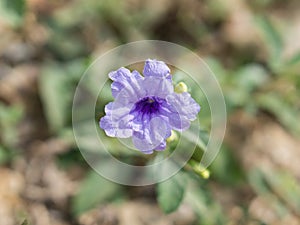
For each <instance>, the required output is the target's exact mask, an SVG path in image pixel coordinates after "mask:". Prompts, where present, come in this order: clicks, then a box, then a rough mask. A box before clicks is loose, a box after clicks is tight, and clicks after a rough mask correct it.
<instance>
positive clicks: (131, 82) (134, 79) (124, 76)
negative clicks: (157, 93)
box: [108, 67, 144, 104]
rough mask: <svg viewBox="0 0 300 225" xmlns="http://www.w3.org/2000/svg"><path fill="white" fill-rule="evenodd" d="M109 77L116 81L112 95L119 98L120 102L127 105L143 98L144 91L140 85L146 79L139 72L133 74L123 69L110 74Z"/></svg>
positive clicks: (112, 87)
mask: <svg viewBox="0 0 300 225" xmlns="http://www.w3.org/2000/svg"><path fill="white" fill-rule="evenodd" d="M108 76H109V78H110V79H112V80H113V81H114V82H113V83H112V84H111V90H112V95H113V97H114V98H116V99H117V98H118V100H119V102H123V103H124V104H127V103H128V102H134V101H136V99H137V98H138V97H142V95H143V93H144V91H143V90H142V89H141V88H140V85H141V84H140V83H141V82H142V80H143V79H144V78H143V77H142V76H141V75H140V74H139V72H138V71H133V72H132V73H131V72H130V71H129V70H128V69H126V68H124V67H122V68H120V69H118V70H116V71H113V72H110V73H109V75H108ZM124 101H125V102H124Z"/></svg>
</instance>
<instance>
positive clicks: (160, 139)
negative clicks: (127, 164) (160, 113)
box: [132, 117, 171, 154]
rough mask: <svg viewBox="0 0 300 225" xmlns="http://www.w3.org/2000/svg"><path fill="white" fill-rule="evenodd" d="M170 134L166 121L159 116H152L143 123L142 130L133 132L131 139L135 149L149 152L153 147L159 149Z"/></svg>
mask: <svg viewBox="0 0 300 225" xmlns="http://www.w3.org/2000/svg"><path fill="white" fill-rule="evenodd" d="M170 135H171V129H170V126H169V125H168V123H167V122H166V121H165V120H164V119H163V118H161V117H154V118H152V119H151V120H150V121H149V122H148V123H144V124H143V129H142V130H140V131H134V132H133V136H132V141H133V144H134V146H135V147H136V148H137V149H139V150H141V151H142V152H144V153H147V154H150V153H152V152H153V150H154V149H159V150H161V148H162V146H164V142H165V140H166V138H167V137H169V136H170Z"/></svg>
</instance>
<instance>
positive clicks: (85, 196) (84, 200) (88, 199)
mask: <svg viewBox="0 0 300 225" xmlns="http://www.w3.org/2000/svg"><path fill="white" fill-rule="evenodd" d="M120 187H121V186H120V185H118V184H116V183H113V182H111V181H108V180H106V179H104V178H103V177H101V176H100V175H99V174H97V173H96V172H94V171H91V172H90V173H89V174H88V175H87V177H86V178H85V180H84V181H83V183H82V184H81V187H80V189H79V192H78V194H77V195H76V196H75V197H74V198H73V209H72V210H73V213H74V214H75V215H77V216H78V215H80V214H82V213H83V212H85V211H87V210H89V209H91V208H93V207H95V206H96V205H98V204H99V203H102V202H104V201H106V200H109V199H112V197H114V196H115V195H116V193H117V192H118V191H119V190H120Z"/></svg>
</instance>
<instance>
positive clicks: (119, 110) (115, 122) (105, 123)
mask: <svg viewBox="0 0 300 225" xmlns="http://www.w3.org/2000/svg"><path fill="white" fill-rule="evenodd" d="M131 107H132V106H130V105H129V106H128V107H124V106H121V105H119V104H117V103H115V102H110V103H108V104H107V105H106V106H105V113H106V115H105V116H104V117H102V118H101V120H100V127H101V128H102V129H103V130H104V131H105V133H106V134H107V135H108V136H110V137H120V138H128V137H131V136H132V133H133V131H132V128H131V121H132V119H133V116H132V115H130V114H129V112H130V109H131Z"/></svg>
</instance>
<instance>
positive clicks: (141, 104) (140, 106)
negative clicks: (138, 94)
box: [132, 96, 162, 114]
mask: <svg viewBox="0 0 300 225" xmlns="http://www.w3.org/2000/svg"><path fill="white" fill-rule="evenodd" d="M161 101H162V99H160V98H157V97H154V96H151V97H145V98H143V99H141V100H140V101H138V102H137V103H135V107H134V108H133V110H132V112H138V113H142V114H153V113H156V112H158V110H159V108H160V103H161Z"/></svg>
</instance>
